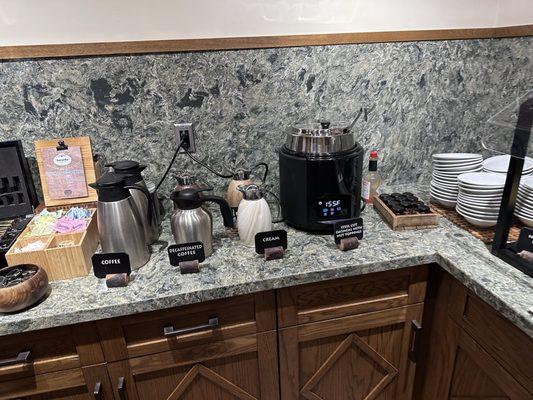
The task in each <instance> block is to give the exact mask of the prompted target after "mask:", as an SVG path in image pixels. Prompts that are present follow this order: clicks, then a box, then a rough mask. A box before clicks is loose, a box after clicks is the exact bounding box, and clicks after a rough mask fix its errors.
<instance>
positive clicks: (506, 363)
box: [416, 274, 533, 400]
mask: <svg viewBox="0 0 533 400" xmlns="http://www.w3.org/2000/svg"><path fill="white" fill-rule="evenodd" d="M434 284H435V288H434V293H435V296H434V297H433V298H432V299H430V300H429V302H428V304H427V305H426V311H427V313H428V314H432V315H431V319H432V323H431V329H428V330H427V331H426V332H425V334H424V337H423V339H422V341H423V343H422V353H423V354H425V355H426V357H425V359H424V360H422V362H421V368H420V369H419V371H418V372H419V376H418V377H417V380H418V382H419V385H420V390H419V391H418V393H417V396H416V398H417V399H427V400H459V399H469V400H481V399H483V400H489V399H490V400H505V399H509V400H529V399H532V398H533V392H532V391H531V390H529V388H531V387H533V386H532V384H533V372H531V367H530V365H531V360H532V358H531V352H532V351H533V341H532V340H531V339H530V338H529V337H527V336H526V335H525V334H523V333H522V332H520V331H519V330H518V328H516V327H515V326H513V325H512V324H511V323H510V322H509V321H507V320H505V319H504V318H503V317H502V316H500V315H498V314H497V313H496V312H495V311H494V310H493V309H492V308H491V307H490V306H488V305H487V304H485V303H483V302H482V301H481V300H480V299H479V298H477V297H476V296H475V295H474V294H473V293H470V292H469V291H468V290H467V289H466V288H464V287H463V286H462V285H460V284H459V283H458V282H457V281H455V280H453V278H451V277H450V276H449V275H447V274H440V276H439V277H437V278H436V280H435V282H434ZM425 319H426V323H428V321H427V319H429V318H426V316H425Z"/></svg>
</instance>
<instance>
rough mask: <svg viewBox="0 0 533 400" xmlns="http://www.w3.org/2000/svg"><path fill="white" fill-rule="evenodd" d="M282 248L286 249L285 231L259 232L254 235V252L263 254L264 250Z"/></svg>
mask: <svg viewBox="0 0 533 400" xmlns="http://www.w3.org/2000/svg"><path fill="white" fill-rule="evenodd" d="M280 246H281V247H283V250H286V249H287V231H286V230H283V229H280V230H278V231H268V232H259V233H257V234H256V235H255V252H256V253H257V254H264V253H265V249H268V248H269V247H280Z"/></svg>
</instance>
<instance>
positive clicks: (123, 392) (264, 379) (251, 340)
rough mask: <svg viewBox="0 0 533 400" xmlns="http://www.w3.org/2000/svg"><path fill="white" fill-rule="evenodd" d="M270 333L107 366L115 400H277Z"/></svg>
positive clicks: (272, 333)
mask: <svg viewBox="0 0 533 400" xmlns="http://www.w3.org/2000/svg"><path fill="white" fill-rule="evenodd" d="M277 366H278V361H277V342H276V332H275V331H269V332H264V333H259V334H254V335H248V336H241V337H237V338H231V339H227V340H224V341H219V342H211V343H207V344H205V345H203V346H195V345H187V344H182V345H181V347H180V349H179V350H174V351H168V352H163V353H158V354H152V355H147V356H142V357H137V358H132V359H129V360H124V361H117V362H113V363H110V364H108V371H109V376H110V378H111V382H112V384H113V390H114V392H115V397H116V398H117V399H119V398H120V399H123V398H127V399H128V400H159V399H161V400H167V399H185V398H187V399H189V398H194V399H206V400H207V399H226V398H227V399H230V398H231V399H233V398H235V399H237V398H238V399H258V400H259V399H264V400H278V399H279V389H278V371H277Z"/></svg>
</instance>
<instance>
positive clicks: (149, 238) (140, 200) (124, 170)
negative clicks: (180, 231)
mask: <svg viewBox="0 0 533 400" xmlns="http://www.w3.org/2000/svg"><path fill="white" fill-rule="evenodd" d="M106 166H107V167H111V168H113V171H114V172H115V173H116V174H117V175H123V176H125V177H126V184H128V185H135V186H137V187H143V188H144V189H148V186H147V184H146V182H145V181H144V178H143V176H142V175H141V172H142V171H144V169H145V168H146V165H141V164H139V163H138V162H137V161H131V160H124V161H116V162H113V163H110V164H107V165H106ZM130 193H131V196H132V197H133V201H134V202H135V205H136V207H137V208H138V210H139V214H140V216H141V219H142V225H143V229H144V235H145V237H146V243H147V244H152V243H154V242H155V241H156V240H157V239H159V235H160V234H161V212H160V210H159V202H158V201H157V193H156V192H155V187H154V188H153V193H152V214H151V215H152V218H151V219H150V220H147V219H146V218H147V215H148V205H149V203H148V200H147V199H146V196H145V195H144V194H143V193H142V192H141V191H139V190H135V189H131V190H130Z"/></svg>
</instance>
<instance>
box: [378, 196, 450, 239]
mask: <svg viewBox="0 0 533 400" xmlns="http://www.w3.org/2000/svg"><path fill="white" fill-rule="evenodd" d="M372 203H373V205H374V209H375V210H376V211H377V212H378V214H380V215H381V217H382V218H383V219H384V220H385V222H386V223H387V224H388V225H389V226H390V227H391V229H392V230H394V231H401V230H409V229H425V228H436V227H437V226H439V218H440V215H439V214H437V213H434V212H430V213H426V214H412V215H396V214H394V212H392V210H391V209H390V208H389V207H387V205H386V204H385V203H384V202H383V201H382V200H381V199H380V198H379V196H374V198H373V199H372Z"/></svg>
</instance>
